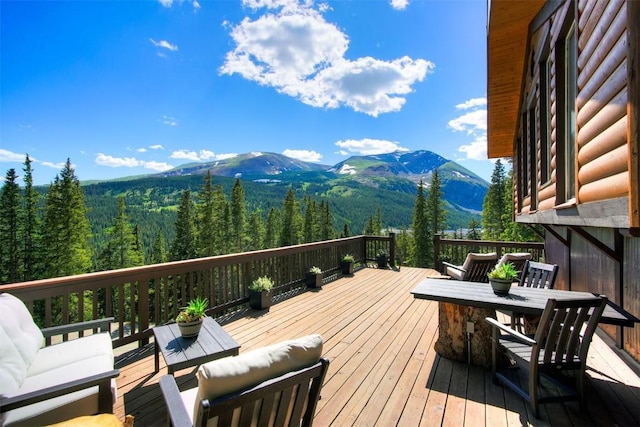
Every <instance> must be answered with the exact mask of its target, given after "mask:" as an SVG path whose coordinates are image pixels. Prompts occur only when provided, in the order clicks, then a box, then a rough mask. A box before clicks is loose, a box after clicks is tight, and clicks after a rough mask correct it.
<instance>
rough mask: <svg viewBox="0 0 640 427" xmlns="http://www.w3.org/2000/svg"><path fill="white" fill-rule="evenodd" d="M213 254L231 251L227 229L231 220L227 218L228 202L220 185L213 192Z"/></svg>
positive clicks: (229, 234)
mask: <svg viewBox="0 0 640 427" xmlns="http://www.w3.org/2000/svg"><path fill="white" fill-rule="evenodd" d="M212 228H213V241H214V242H215V244H214V247H213V255H224V254H228V253H229V252H230V251H231V243H230V236H231V233H230V231H229V229H230V228H231V222H230V218H229V203H227V196H225V194H224V190H223V189H222V186H221V185H219V186H218V188H217V189H216V190H215V191H214V194H213V227H212Z"/></svg>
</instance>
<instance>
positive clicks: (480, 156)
mask: <svg viewBox="0 0 640 427" xmlns="http://www.w3.org/2000/svg"><path fill="white" fill-rule="evenodd" d="M458 151H459V152H461V153H464V154H465V157H466V158H467V159H470V160H487V136H486V135H481V136H478V137H477V138H476V139H475V141H473V142H471V143H469V144H467V145H461V146H460V147H458Z"/></svg>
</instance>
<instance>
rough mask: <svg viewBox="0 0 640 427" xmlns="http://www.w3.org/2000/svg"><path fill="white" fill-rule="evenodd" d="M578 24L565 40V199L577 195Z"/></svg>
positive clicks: (572, 27) (572, 28) (573, 26)
mask: <svg viewBox="0 0 640 427" xmlns="http://www.w3.org/2000/svg"><path fill="white" fill-rule="evenodd" d="M577 61H578V55H577V46H576V25H575V23H574V24H573V25H571V29H570V30H569V34H567V38H566V42H565V67H566V70H567V74H566V76H565V81H564V85H565V93H566V97H565V109H564V115H565V121H564V123H565V132H564V133H565V139H564V142H565V156H564V171H565V173H564V175H565V201H567V200H570V199H573V198H575V197H576V177H575V175H576V84H577V80H578V77H577V70H576V68H577Z"/></svg>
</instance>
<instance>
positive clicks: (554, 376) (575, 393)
mask: <svg viewBox="0 0 640 427" xmlns="http://www.w3.org/2000/svg"><path fill="white" fill-rule="evenodd" d="M606 303H607V299H606V298H605V297H602V298H601V297H594V298H585V299H570V300H555V299H550V300H548V301H547V305H546V307H545V309H544V312H543V313H542V317H541V320H540V324H539V325H538V329H537V330H536V333H535V335H524V334H522V333H520V332H518V331H517V330H514V329H512V328H510V327H509V326H507V325H504V324H503V323H501V322H499V321H497V320H496V319H493V318H490V317H487V318H486V321H487V322H489V324H490V325H491V327H492V341H493V342H492V350H491V355H492V369H491V370H492V376H493V382H494V383H496V384H498V383H502V384H504V385H506V386H507V387H509V388H510V389H512V390H513V391H515V392H516V393H517V394H518V395H519V396H521V397H522V398H524V399H526V400H527V401H528V402H529V403H530V404H531V407H532V409H533V412H534V416H535V417H536V418H538V417H539V415H540V412H539V405H540V404H544V403H550V402H564V401H569V400H578V401H579V403H580V409H581V410H584V407H585V405H584V403H585V402H584V381H585V369H586V366H587V352H588V350H589V345H590V344H591V339H592V337H593V333H594V332H595V330H596V327H597V326H598V322H599V321H600V317H601V316H602V312H603V311H604V307H605V305H606ZM499 349H504V350H505V351H506V354H507V356H509V357H510V358H511V359H512V360H513V361H514V362H515V363H516V364H517V365H518V366H520V367H522V368H526V369H527V371H528V376H526V377H527V378H528V384H527V383H526V382H525V383H523V385H524V387H522V386H521V382H520V378H519V377H518V374H519V373H518V370H517V369H512V368H511V367H507V368H505V369H498V366H497V360H498V350H499ZM568 371H571V372H573V373H574V374H575V378H574V380H573V384H570V383H571V381H570V380H571V378H570V377H568V376H567V375H566V372H568ZM514 374H515V375H514ZM514 376H515V378H514Z"/></svg>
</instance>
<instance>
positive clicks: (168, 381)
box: [160, 334, 329, 427]
mask: <svg viewBox="0 0 640 427" xmlns="http://www.w3.org/2000/svg"><path fill="white" fill-rule="evenodd" d="M321 354H322V337H321V336H320V335H318V334H313V335H308V336H305V337H302V338H298V339H295V340H288V341H283V342H280V343H277V344H272V345H269V346H266V347H262V348H258V349H256V350H252V351H248V352H246V353H243V354H240V355H239V356H230V357H225V358H222V359H218V360H214V361H212V362H208V363H205V364H203V365H201V366H200V367H199V368H198V372H197V377H198V387H196V388H193V389H190V390H186V391H183V392H180V391H179V389H178V386H177V384H176V381H175V379H174V378H173V376H171V375H166V376H164V377H162V378H161V379H160V388H161V389H162V395H163V397H164V400H165V404H166V405H167V412H168V416H169V421H170V424H171V425H172V426H208V427H213V426H225V427H232V426H245V425H274V426H300V425H302V426H311V425H312V423H313V416H314V413H315V408H316V404H317V401H318V399H319V398H320V389H321V388H322V383H323V381H324V377H325V375H326V372H327V369H328V367H329V361H328V360H327V359H324V358H321V357H320V356H321Z"/></svg>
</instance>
